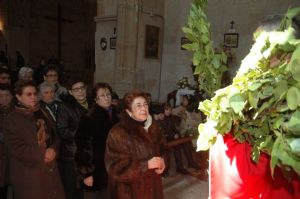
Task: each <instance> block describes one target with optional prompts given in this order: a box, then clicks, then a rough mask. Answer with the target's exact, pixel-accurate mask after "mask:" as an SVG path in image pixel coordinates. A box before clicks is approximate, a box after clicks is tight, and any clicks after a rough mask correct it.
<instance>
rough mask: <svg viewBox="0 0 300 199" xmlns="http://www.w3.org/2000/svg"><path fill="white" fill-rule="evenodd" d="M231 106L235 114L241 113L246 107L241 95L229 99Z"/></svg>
mask: <svg viewBox="0 0 300 199" xmlns="http://www.w3.org/2000/svg"><path fill="white" fill-rule="evenodd" d="M229 104H230V107H231V108H232V109H233V111H234V112H235V113H239V112H241V111H242V110H243V108H244V106H245V102H244V100H243V98H242V96H241V95H240V94H239V93H237V94H235V95H233V96H231V97H230V98H229Z"/></svg>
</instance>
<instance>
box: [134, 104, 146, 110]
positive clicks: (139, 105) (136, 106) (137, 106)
mask: <svg viewBox="0 0 300 199" xmlns="http://www.w3.org/2000/svg"><path fill="white" fill-rule="evenodd" d="M133 106H134V107H135V108H137V109H142V108H143V107H144V108H148V106H149V105H148V103H144V104H140V103H138V104H134V105H133Z"/></svg>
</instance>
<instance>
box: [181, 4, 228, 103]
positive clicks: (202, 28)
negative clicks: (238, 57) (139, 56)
mask: <svg viewBox="0 0 300 199" xmlns="http://www.w3.org/2000/svg"><path fill="white" fill-rule="evenodd" d="M206 5H207V0H194V2H193V4H192V6H191V10H190V14H189V17H188V22H187V25H186V27H183V29H182V30H183V32H184V33H185V34H186V37H187V38H188V39H189V41H190V43H188V44H184V45H183V48H185V49H187V50H189V51H192V52H193V53H194V54H193V64H194V65H195V71H194V74H195V75H198V82H199V90H203V91H205V92H206V93H207V94H208V95H209V96H210V97H212V96H213V95H214V92H215V91H216V90H217V89H219V88H220V87H221V79H222V74H223V72H225V71H226V70H227V67H226V66H225V64H224V63H226V62H227V57H226V55H225V53H224V52H221V53H215V52H214V49H213V45H212V41H211V31H210V23H209V22H208V20H207V17H206V14H205V8H206Z"/></svg>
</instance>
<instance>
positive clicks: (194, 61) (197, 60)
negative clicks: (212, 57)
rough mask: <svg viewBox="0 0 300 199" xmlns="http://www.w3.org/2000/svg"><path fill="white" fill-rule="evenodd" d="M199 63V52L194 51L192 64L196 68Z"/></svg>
mask: <svg viewBox="0 0 300 199" xmlns="http://www.w3.org/2000/svg"><path fill="white" fill-rule="evenodd" d="M200 61H201V53H200V51H196V52H195V53H194V56H193V64H194V65H196V66H197V65H199V63H200Z"/></svg>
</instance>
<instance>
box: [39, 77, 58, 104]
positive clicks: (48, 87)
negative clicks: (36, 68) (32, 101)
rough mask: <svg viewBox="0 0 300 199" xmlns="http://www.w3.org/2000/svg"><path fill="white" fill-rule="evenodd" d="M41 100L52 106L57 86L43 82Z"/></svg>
mask: <svg viewBox="0 0 300 199" xmlns="http://www.w3.org/2000/svg"><path fill="white" fill-rule="evenodd" d="M39 91H40V98H41V100H42V101H43V102H45V103H47V104H50V103H52V102H53V101H54V100H55V86H54V84H52V83H49V82H46V81H45V82H43V83H41V84H40V86H39Z"/></svg>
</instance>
